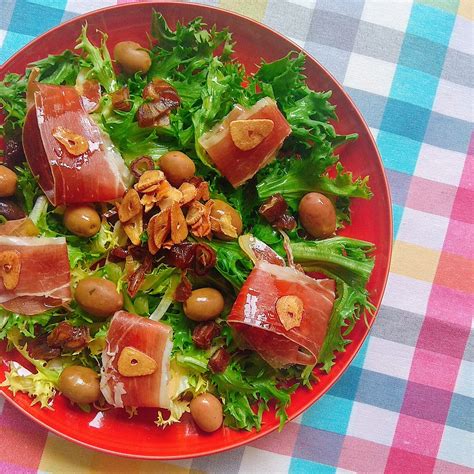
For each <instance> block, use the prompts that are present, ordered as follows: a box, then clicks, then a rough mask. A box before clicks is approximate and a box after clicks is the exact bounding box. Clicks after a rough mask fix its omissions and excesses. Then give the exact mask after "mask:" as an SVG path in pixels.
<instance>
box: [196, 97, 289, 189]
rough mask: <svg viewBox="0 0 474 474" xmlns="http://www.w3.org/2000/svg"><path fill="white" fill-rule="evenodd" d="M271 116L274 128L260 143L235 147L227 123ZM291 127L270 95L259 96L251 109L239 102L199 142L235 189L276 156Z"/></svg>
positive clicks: (269, 117)
mask: <svg viewBox="0 0 474 474" xmlns="http://www.w3.org/2000/svg"><path fill="white" fill-rule="evenodd" d="M253 119H270V120H272V121H273V124H274V125H273V130H272V132H271V133H270V135H268V136H267V137H266V138H265V139H264V140H263V141H262V142H261V143H260V144H259V145H257V146H256V147H255V148H253V149H251V150H247V151H243V150H240V149H239V148H237V147H236V146H235V144H234V142H233V141H232V137H231V134H230V129H229V126H230V123H231V122H232V121H234V120H253ZM290 133H291V127H290V125H289V124H288V122H287V121H286V119H285V117H284V116H283V114H282V113H281V112H280V111H279V110H278V106H277V104H276V102H275V101H274V100H272V99H270V98H269V97H265V98H264V99H260V100H259V101H258V102H257V103H256V104H255V105H254V106H252V107H251V108H250V109H248V110H245V109H244V108H243V107H241V106H240V105H238V106H236V107H235V108H234V110H232V112H230V114H229V115H228V116H227V117H226V118H225V119H224V120H223V121H222V122H221V123H220V124H218V125H217V126H216V127H214V128H213V129H212V130H210V131H209V132H207V133H205V134H204V135H203V136H202V137H201V138H200V139H199V143H200V144H201V146H202V147H203V148H204V149H205V150H206V152H207V154H208V155H209V157H210V158H211V160H212V161H213V163H214V165H215V166H216V168H217V169H218V170H219V171H220V172H221V173H222V174H223V175H224V176H225V177H226V178H227V179H228V180H229V182H230V183H231V184H232V186H233V187H234V188H237V187H239V186H240V185H241V184H243V183H245V182H246V181H248V180H249V179H250V178H252V177H253V176H254V175H255V174H256V173H257V171H258V170H259V169H261V168H263V167H264V166H266V165H267V164H268V163H270V162H271V161H272V160H273V159H274V158H275V156H276V154H277V152H278V150H279V149H280V147H281V145H282V144H283V142H284V141H285V138H286V137H287V136H288V135H289V134H290Z"/></svg>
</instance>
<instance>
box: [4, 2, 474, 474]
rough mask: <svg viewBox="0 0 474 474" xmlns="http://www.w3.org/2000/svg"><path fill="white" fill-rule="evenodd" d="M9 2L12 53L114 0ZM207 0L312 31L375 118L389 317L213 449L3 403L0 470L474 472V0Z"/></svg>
mask: <svg viewBox="0 0 474 474" xmlns="http://www.w3.org/2000/svg"><path fill="white" fill-rule="evenodd" d="M0 3H1V6H0V8H1V16H0V61H4V60H6V59H7V58H8V57H9V56H10V55H11V54H13V53H14V52H15V51H16V50H18V49H19V48H20V47H21V46H23V45H24V44H26V43H27V42H28V41H30V40H31V39H32V38H33V37H35V36H37V35H39V34H41V33H43V32H44V31H46V30H48V29H49V28H51V27H53V26H55V25H56V24H58V23H60V22H61V21H64V20H67V19H69V18H71V17H73V16H75V15H77V14H81V13H84V12H86V11H89V10H92V9H94V8H98V7H103V6H106V5H111V4H115V1H112V0H67V1H66V0H30V1H27V0H1V2H0ZM118 3H122V2H121V1H120V0H119V2H118ZM201 3H208V4H212V5H218V6H221V7H223V8H227V9H231V10H235V11H238V12H240V13H243V14H245V15H248V16H251V17H253V18H255V19H257V20H260V21H262V22H263V23H266V24H267V25H269V26H271V27H272V28H274V29H276V30H277V31H279V32H281V33H283V34H285V35H287V36H288V37H290V38H291V39H293V40H294V41H296V42H297V43H298V44H300V45H302V46H304V48H306V50H307V51H309V52H310V53H311V54H312V55H314V56H315V57H316V58H317V59H318V60H319V61H320V62H321V63H322V64H324V65H325V66H326V67H327V68H328V69H329V70H330V71H331V72H332V73H333V74H334V75H335V76H336V78H337V79H338V80H339V81H340V82H341V83H342V84H344V86H345V88H346V90H347V91H348V92H349V94H350V95H351V96H352V97H353V99H354V100H355V102H356V103H357V105H358V107H359V108H360V110H361V111H362V113H363V114H364V116H365V118H366V119H367V121H368V123H369V125H370V127H371V130H372V132H373V134H374V135H375V137H376V138H377V143H378V146H379V148H380V151H381V154H382V157H383V160H384V163H385V166H386V170H387V174H388V178H389V181H390V186H391V190H392V197H393V211H394V224H395V225H394V231H395V238H396V242H395V246H394V254H393V263H392V268H391V273H390V279H389V283H388V287H387V291H386V295H385V298H384V301H383V305H382V308H381V310H380V313H379V315H378V318H377V322H376V324H375V325H374V328H373V330H372V332H371V335H370V337H369V338H368V340H367V342H366V344H365V345H364V347H363V349H362V350H361V352H360V353H359V355H358V357H357V358H356V360H355V361H354V362H353V364H352V365H351V366H350V367H349V369H348V370H347V371H346V372H345V374H344V375H343V376H342V378H341V379H340V381H339V382H338V383H337V384H336V385H335V386H334V387H333V388H332V389H331V390H330V391H329V393H328V394H327V395H325V396H324V397H323V398H322V399H321V400H320V401H319V402H318V403H316V404H315V405H313V406H312V407H311V408H310V409H309V410H308V411H307V412H305V413H304V414H303V415H302V416H300V417H299V418H298V419H296V420H294V421H293V422H291V423H289V424H288V426H287V427H286V428H285V430H284V431H283V433H281V434H277V433H276V434H272V435H270V436H267V437H265V438H263V439H261V440H259V441H257V442H255V443H253V444H251V445H249V446H246V447H243V448H240V449H236V450H233V451H230V452H227V453H224V454H221V455H217V456H211V457H206V458H200V459H194V460H186V461H182V462H176V463H154V462H144V461H131V460H124V459H118V458H113V457H110V456H105V455H102V454H98V453H95V452H92V451H88V450H86V449H83V448H81V447H78V446H76V445H74V444H72V443H69V442H67V441H63V440H61V439H59V438H58V437H56V436H54V435H51V434H48V433H47V432H46V430H44V429H42V428H39V427H38V426H36V425H35V424H34V423H33V422H31V421H29V420H28V419H26V418H25V417H23V416H22V415H21V414H20V413H18V412H17V411H16V410H15V409H14V408H12V407H11V406H10V405H8V404H5V405H4V406H3V411H2V413H1V416H0V424H1V426H2V429H1V431H0V439H1V442H0V471H2V472H31V471H36V470H39V471H41V472H75V473H78V472H92V471H94V472H97V471H111V472H135V471H147V472H148V471H150V472H151V471H153V472H172V473H175V472H191V471H192V472H225V473H229V474H230V473H234V472H235V473H237V472H241V473H260V472H262V473H263V472H275V473H280V472H291V473H309V472H323V473H326V472H327V473H331V472H351V471H355V472H384V471H385V472H390V473H391V472H393V473H400V472H406V473H415V472H416V473H425V472H437V473H441V472H443V473H444V472H451V473H454V472H455V473H463V472H474V454H473V453H474V438H473V435H472V432H473V427H474V426H473V424H474V403H473V388H474V371H473V360H474V354H473V345H472V332H471V323H472V312H473V311H472V309H473V307H474V305H473V290H474V284H473V279H474V267H473V234H472V227H473V226H472V224H473V220H474V212H473V208H474V206H473V191H474V190H473V186H474V185H473V165H474V160H473V154H474V135H473V133H472V131H473V127H472V123H473V121H474V120H473V119H474V116H473V114H474V112H473V108H474V101H473V98H474V97H473V90H474V87H473V81H474V61H473V57H472V56H473V44H474V43H473V40H474V30H473V20H474V2H473V0H416V1H414V2H413V1H409V0H366V1H362V0H220V1H217V0H208V1H202V0H201ZM2 403H3V402H2V401H0V407H1V406H2V405H1V404H2Z"/></svg>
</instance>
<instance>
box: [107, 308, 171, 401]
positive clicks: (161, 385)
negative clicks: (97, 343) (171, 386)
mask: <svg viewBox="0 0 474 474" xmlns="http://www.w3.org/2000/svg"><path fill="white" fill-rule="evenodd" d="M172 333H173V330H172V329H171V327H170V326H167V325H166V324H163V323H160V322H157V321H153V320H151V319H147V318H144V317H141V316H136V315H134V314H131V313H127V312H126V311H117V312H116V313H115V315H114V316H113V318H112V321H111V323H110V328H109V332H108V335H107V346H106V348H105V350H104V351H103V352H102V366H103V369H102V373H101V379H100V388H101V391H102V394H103V395H104V397H105V399H106V401H107V403H109V404H110V405H113V406H114V407H125V406H133V407H160V408H169V406H170V398H169V394H168V382H169V366H170V354H171V349H172V347H173V342H172ZM125 348H132V349H134V350H137V351H140V352H141V353H143V354H145V355H146V356H148V358H151V359H153V360H154V361H155V362H156V370H155V371H154V372H153V373H151V374H149V375H140V376H135V377H134V376H124V375H121V373H120V372H119V368H118V365H119V360H120V356H121V353H122V351H123V350H124V349H125Z"/></svg>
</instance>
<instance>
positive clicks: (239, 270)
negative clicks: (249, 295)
mask: <svg viewBox="0 0 474 474" xmlns="http://www.w3.org/2000/svg"><path fill="white" fill-rule="evenodd" d="M207 245H209V246H210V247H212V248H213V249H214V250H215V251H216V255H217V260H216V265H215V269H216V270H217V271H218V272H219V273H220V274H221V275H222V276H223V277H224V278H225V279H226V280H227V281H228V282H229V283H231V284H232V286H233V287H234V288H235V290H237V291H238V290H240V288H241V287H242V285H243V284H244V281H245V280H246V279H247V277H248V275H249V273H250V272H251V270H252V268H253V263H252V261H251V260H250V259H249V257H248V256H247V254H246V253H245V252H244V251H243V250H242V249H241V248H240V246H239V244H238V243H237V242H224V241H218V240H212V241H210V242H207Z"/></svg>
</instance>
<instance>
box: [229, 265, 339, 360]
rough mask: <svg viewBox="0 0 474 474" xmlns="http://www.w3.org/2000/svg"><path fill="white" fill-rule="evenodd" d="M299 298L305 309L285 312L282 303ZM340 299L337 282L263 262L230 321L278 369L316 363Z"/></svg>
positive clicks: (253, 271)
mask: <svg viewBox="0 0 474 474" xmlns="http://www.w3.org/2000/svg"><path fill="white" fill-rule="evenodd" d="M284 297H290V298H285V299H282V298H284ZM294 297H296V299H297V300H299V304H301V306H300V307H299V309H300V310H302V311H301V312H300V313H299V314H298V311H295V306H294V305H291V304H290V305H287V308H286V309H288V313H286V314H285V312H284V311H282V307H281V306H283V309H285V305H280V303H285V300H286V302H288V301H290V302H291V301H292V300H294V299H295V298H294ZM334 298H335V282H334V280H329V279H322V280H315V279H313V278H311V277H309V276H307V275H305V274H303V273H301V272H299V271H297V270H295V269H293V268H289V267H281V266H279V265H274V264H271V263H268V262H265V261H259V262H257V264H256V266H255V267H254V269H253V270H252V272H251V273H250V275H249V277H248V278H247V280H246V282H245V283H244V285H243V287H242V289H241V291H240V293H239V295H238V296H237V299H236V301H235V303H234V306H233V308H232V311H231V313H230V315H229V317H228V318H227V322H228V323H229V324H230V325H231V326H232V327H233V328H234V329H235V330H236V331H237V332H238V333H239V334H241V335H242V336H243V338H244V339H245V340H246V342H247V343H248V344H249V345H250V346H251V347H252V348H253V349H254V350H255V351H257V352H258V353H259V354H260V356H261V357H262V358H263V359H265V360H266V361H267V362H268V363H269V364H270V365H271V366H273V367H276V368H277V367H283V366H286V365H290V364H303V365H310V364H315V363H316V362H317V357H318V354H319V351H320V350H321V347H322V344H323V342H324V338H325V337H326V332H327V328H328V323H329V318H330V316H331V311H332V308H333V305H334ZM279 302H280V303H279ZM298 316H299V317H298ZM289 323H290V324H289ZM291 326H292V327H291ZM287 327H290V328H289V329H287Z"/></svg>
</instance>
